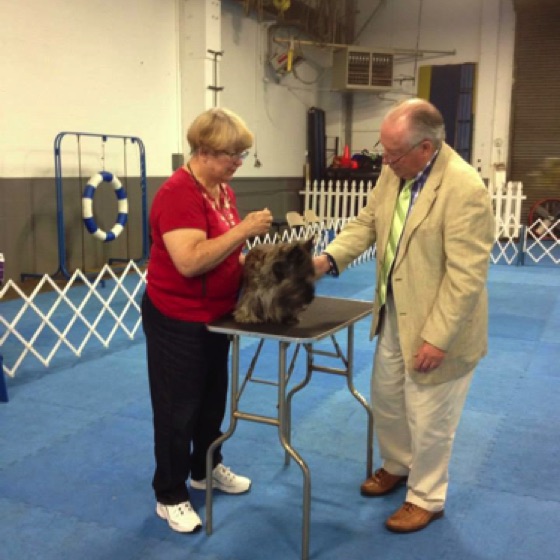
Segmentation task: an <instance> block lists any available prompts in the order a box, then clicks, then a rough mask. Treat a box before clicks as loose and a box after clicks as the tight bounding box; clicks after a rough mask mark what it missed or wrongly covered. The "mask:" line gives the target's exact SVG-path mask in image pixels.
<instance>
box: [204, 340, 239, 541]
mask: <svg viewBox="0 0 560 560" xmlns="http://www.w3.org/2000/svg"><path fill="white" fill-rule="evenodd" d="M232 339H233V341H232V349H231V401H230V423H229V428H228V429H227V431H226V432H224V433H223V434H222V435H221V436H220V437H219V438H218V439H217V440H215V441H214V442H213V443H212V444H211V445H210V447H209V448H208V451H207V452H206V534H207V535H211V534H212V469H213V465H212V461H213V457H214V449H216V447H218V445H220V444H222V443H223V442H224V441H226V440H227V439H229V438H230V437H231V436H232V435H233V432H235V428H236V426H237V415H236V413H237V410H238V405H239V392H238V389H239V346H240V336H239V335H233V337H232Z"/></svg>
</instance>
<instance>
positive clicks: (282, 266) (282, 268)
mask: <svg viewBox="0 0 560 560" xmlns="http://www.w3.org/2000/svg"><path fill="white" fill-rule="evenodd" d="M272 274H274V278H275V279H276V281H278V282H281V281H282V280H284V278H286V276H287V274H288V266H287V263H286V262H285V261H283V260H280V261H275V262H274V263H272Z"/></svg>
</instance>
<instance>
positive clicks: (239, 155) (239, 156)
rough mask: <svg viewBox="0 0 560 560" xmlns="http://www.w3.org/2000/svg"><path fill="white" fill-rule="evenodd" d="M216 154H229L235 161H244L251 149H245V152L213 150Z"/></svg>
mask: <svg viewBox="0 0 560 560" xmlns="http://www.w3.org/2000/svg"><path fill="white" fill-rule="evenodd" d="M213 154H214V155H215V156H228V157H229V158H230V159H231V160H234V161H243V160H244V159H245V158H246V157H247V156H248V155H249V150H245V151H244V152H228V151H226V150H218V151H216V152H213Z"/></svg>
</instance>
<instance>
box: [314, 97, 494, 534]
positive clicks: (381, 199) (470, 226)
mask: <svg viewBox="0 0 560 560" xmlns="http://www.w3.org/2000/svg"><path fill="white" fill-rule="evenodd" d="M444 137H445V127H444V122H443V118H442V116H441V114H440V112H439V111H438V110H437V109H436V108H435V107H434V106H433V105H432V104H430V103H428V102H427V101H424V100H421V99H410V100H407V101H404V102H402V103H401V104H399V105H397V106H396V107H394V108H393V109H392V110H390V111H389V113H388V114H387V115H386V117H385V118H384V120H383V123H382V125H381V137H380V143H381V145H382V147H383V150H384V153H383V163H384V166H383V170H382V172H381V175H380V177H379V180H378V181H377V184H376V186H375V188H374V189H373V190H372V191H371V193H370V195H369V198H368V202H367V204H366V206H365V207H364V208H363V209H362V210H361V212H360V213H359V215H358V216H357V218H356V219H355V220H353V221H351V222H350V223H349V224H347V226H346V227H345V228H344V229H343V230H342V232H341V233H340V234H339V235H338V236H337V237H336V239H335V240H334V241H333V242H332V243H331V244H330V245H329V246H328V247H327V248H326V250H325V252H324V253H323V254H322V255H321V256H319V257H316V259H315V270H316V273H317V276H321V275H323V274H325V273H327V272H330V273H331V274H335V275H337V274H338V273H339V272H342V271H343V270H344V269H345V268H346V267H348V266H349V265H350V263H351V262H352V261H353V260H354V259H355V258H356V257H358V256H359V255H361V254H362V253H363V252H364V251H365V250H366V249H367V248H368V247H370V246H371V245H373V244H376V247H377V274H376V276H377V281H376V291H375V302H374V315H373V317H374V319H373V323H372V328H371V337H372V338H373V337H374V336H375V335H379V338H378V342H377V347H376V351H375V359H374V365H373V374H372V382H371V393H372V394H371V400H372V406H373V410H374V419H375V430H376V434H377V439H378V442H379V448H380V453H381V457H382V460H383V466H382V468H380V469H378V470H377V471H376V472H375V474H374V475H373V476H372V477H371V478H368V479H367V480H366V481H365V482H364V483H363V484H362V486H361V492H362V494H363V495H365V496H382V495H385V494H387V493H389V492H391V491H393V490H395V489H396V488H397V487H398V486H400V485H402V484H404V483H405V482H406V484H407V493H406V499H405V502H404V504H403V505H402V506H401V508H400V509H399V510H398V511H396V512H395V513H394V514H393V515H391V516H390V517H389V518H388V519H387V521H386V526H387V528H388V529H390V530H391V531H395V532H401V533H407V532H411V531H417V530H419V529H423V528H424V527H426V526H427V525H428V524H429V523H430V522H431V521H433V520H435V519H438V518H440V517H441V516H442V515H443V511H444V504H445V499H446V495H447V486H448V466H449V459H450V456H451V450H452V445H453V440H454V437H455V432H456V430H457V426H458V423H459V419H460V416H461V413H462V410H463V406H464V403H465V399H466V396H467V393H468V389H469V385H470V382H471V379H472V376H473V372H474V368H475V366H476V364H477V363H478V361H479V360H480V359H481V358H482V357H483V356H484V355H485V354H486V352H487V338H488V332H487V331H488V305H487V292H486V279H487V274H488V266H489V257H490V251H491V248H492V244H493V241H494V218H493V212H492V206H491V201H490V197H489V195H488V192H487V190H486V188H485V186H484V184H483V183H482V181H481V179H480V177H479V176H478V174H477V173H476V171H475V170H474V168H473V167H472V166H470V165H469V164H468V163H466V162H465V161H464V160H463V159H462V158H461V157H460V156H459V155H458V154H457V153H456V152H455V151H454V150H453V149H452V148H451V147H450V146H448V145H447V144H446V143H445V142H444V141H443V139H444ZM405 189H406V190H407V191H408V192H405ZM405 194H407V195H408V198H407V197H406V196H404V197H403V195H405ZM403 198H404V201H403V202H402V203H401V201H402V200H403ZM403 206H404V210H402V212H401V214H402V219H401V222H402V221H404V226H403V227H402V233H401V229H400V227H399V225H400V224H398V221H399V219H398V217H397V215H398V214H399V210H398V208H401V209H402V208H403Z"/></svg>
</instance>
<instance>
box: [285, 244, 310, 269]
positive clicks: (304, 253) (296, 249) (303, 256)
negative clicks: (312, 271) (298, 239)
mask: <svg viewBox="0 0 560 560" xmlns="http://www.w3.org/2000/svg"><path fill="white" fill-rule="evenodd" d="M307 244H308V242H307V241H306V242H305V243H296V244H294V245H293V247H291V248H290V251H289V252H288V254H287V255H286V260H287V261H288V262H289V263H290V264H291V265H292V266H298V267H299V266H302V265H304V264H305V263H306V262H307V260H308V259H309V256H310V253H309V251H308V249H307V247H308V245H307Z"/></svg>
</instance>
